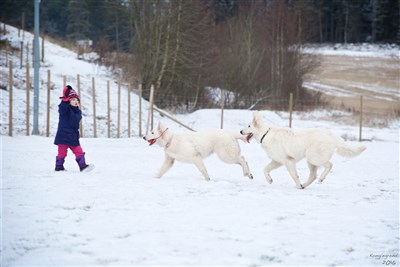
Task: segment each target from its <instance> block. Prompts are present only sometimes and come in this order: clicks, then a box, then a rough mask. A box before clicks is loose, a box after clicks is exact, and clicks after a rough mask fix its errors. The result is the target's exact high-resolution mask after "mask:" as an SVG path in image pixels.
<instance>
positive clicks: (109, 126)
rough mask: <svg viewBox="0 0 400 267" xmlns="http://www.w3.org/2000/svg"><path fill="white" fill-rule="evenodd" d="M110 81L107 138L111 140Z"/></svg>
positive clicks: (108, 81) (108, 83)
mask: <svg viewBox="0 0 400 267" xmlns="http://www.w3.org/2000/svg"><path fill="white" fill-rule="evenodd" d="M110 109H111V107H110V80H107V137H108V138H111V125H110V123H111V111H110Z"/></svg>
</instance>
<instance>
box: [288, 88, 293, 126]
mask: <svg viewBox="0 0 400 267" xmlns="http://www.w3.org/2000/svg"><path fill="white" fill-rule="evenodd" d="M292 113H293V93H290V95H289V128H292Z"/></svg>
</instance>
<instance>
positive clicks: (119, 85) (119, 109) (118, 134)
mask: <svg viewBox="0 0 400 267" xmlns="http://www.w3.org/2000/svg"><path fill="white" fill-rule="evenodd" d="M120 126H121V77H120V78H118V110H117V138H119V137H120Z"/></svg>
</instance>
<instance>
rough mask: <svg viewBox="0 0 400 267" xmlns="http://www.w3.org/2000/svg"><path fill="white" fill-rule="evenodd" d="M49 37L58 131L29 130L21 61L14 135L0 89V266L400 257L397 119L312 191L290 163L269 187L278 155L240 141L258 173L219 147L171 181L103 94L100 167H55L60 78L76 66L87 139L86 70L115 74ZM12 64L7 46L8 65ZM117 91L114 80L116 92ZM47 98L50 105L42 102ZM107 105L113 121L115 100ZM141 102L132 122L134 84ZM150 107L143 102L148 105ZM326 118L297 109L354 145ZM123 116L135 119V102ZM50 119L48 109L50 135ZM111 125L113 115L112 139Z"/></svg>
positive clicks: (195, 123)
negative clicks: (224, 158) (272, 158)
mask: <svg viewBox="0 0 400 267" xmlns="http://www.w3.org/2000/svg"><path fill="white" fill-rule="evenodd" d="M7 29H10V34H8V35H6V36H3V37H2V38H5V37H11V38H16V30H15V29H14V28H11V27H7ZM27 36H29V34H28V33H26V34H25V38H27ZM16 43H17V44H19V43H18V42H17V41H16ZM46 45H47V46H48V47H49V50H48V51H49V52H47V53H46V64H45V66H44V67H43V68H42V69H41V77H42V79H45V77H47V76H46V75H47V74H46V73H47V69H51V70H52V73H53V74H54V75H55V78H54V79H53V82H54V83H55V84H56V89H54V90H53V91H52V93H51V103H52V107H51V112H52V117H51V131H50V132H51V134H50V137H44V136H43V135H42V136H24V127H25V111H24V108H25V102H24V101H25V100H24V99H25V94H26V93H25V91H24V90H23V89H24V88H25V87H24V83H23V81H22V80H18V79H17V78H19V77H23V76H24V72H23V69H22V70H19V71H18V70H16V72H17V73H16V74H15V77H16V79H17V82H16V84H15V90H14V96H13V97H14V99H16V100H17V101H20V102H18V103H21V105H17V106H16V107H15V111H14V114H15V119H16V120H17V122H15V132H14V137H9V136H6V134H7V133H8V131H7V129H8V116H7V112H8V91H4V90H0V92H1V107H2V109H1V114H2V115H1V116H2V118H1V132H2V135H1V265H2V266H78V265H80V266H88V265H90V266H93V265H96V266H103V265H113V266H122V265H124V266H126V265H244V266H255V265H285V266H287V265H297V266H298V265H314V266H315V265H326V266H334V265H347V266H350V265H352V266H371V265H373V266H382V265H389V266H398V265H399V262H400V258H399V241H400V239H399V122H398V121H393V122H392V123H390V124H389V127H387V128H382V129H378V128H364V129H363V139H366V140H370V141H368V142H364V144H365V145H366V146H367V150H366V151H365V152H363V153H362V154H361V155H360V156H358V157H356V158H353V159H345V158H341V157H339V156H336V155H334V157H333V159H332V162H333V164H334V167H333V169H332V171H331V173H330V174H329V175H328V177H327V179H326V181H325V182H324V183H323V184H317V183H315V184H312V185H311V186H309V187H308V188H307V189H305V190H297V189H295V187H294V183H293V181H292V179H291V178H290V177H289V174H288V172H287V171H286V170H285V169H284V168H280V169H277V170H275V171H273V172H272V177H273V178H274V183H273V184H271V185H269V184H267V183H266V181H265V178H264V174H263V169H264V167H265V165H266V164H267V163H268V161H269V160H268V158H267V156H266V154H265V153H264V152H263V151H262V149H261V148H260V147H259V145H258V144H256V143H250V144H244V143H241V148H242V154H243V156H244V157H245V158H246V160H247V161H248V163H249V166H250V169H251V171H252V173H253V175H254V180H249V179H248V178H246V177H243V176H242V171H241V168H240V166H236V165H227V164H225V163H223V162H221V161H220V160H219V159H218V158H217V157H216V156H211V157H210V158H207V159H206V160H205V165H206V167H207V169H208V172H209V174H210V176H211V181H210V182H206V181H204V179H203V178H202V175H201V174H200V172H199V171H198V170H197V169H196V168H195V166H193V165H190V164H183V163H179V162H177V163H175V165H174V166H173V167H172V169H171V170H170V171H169V172H167V173H166V174H165V176H164V177H162V178H161V179H154V178H153V175H154V174H155V173H156V171H157V169H158V168H159V166H160V165H161V163H162V161H163V151H162V149H161V148H159V147H156V146H152V147H149V146H148V144H147V142H145V141H144V140H142V139H141V138H140V137H139V136H137V129H136V128H134V127H133V126H132V128H133V129H132V136H133V137H132V138H126V136H127V132H126V124H127V123H126V122H122V123H121V128H122V129H123V132H122V136H123V137H124V138H121V139H115V138H112V139H107V138H105V136H106V123H105V120H104V116H105V114H106V110H105V106H106V99H105V97H104V93H99V95H100V96H102V97H98V98H97V101H98V107H100V108H98V110H97V111H98V121H99V122H98V126H97V127H98V131H99V133H98V135H99V136H100V138H83V139H81V144H82V146H83V148H84V150H85V152H86V157H87V160H88V162H89V163H94V164H95V165H96V168H95V169H94V170H93V171H92V172H90V173H80V172H79V171H78V167H77V165H76V163H75V161H74V159H73V158H74V157H73V155H72V154H71V153H70V154H69V155H68V157H67V159H66V164H65V166H66V168H67V169H68V171H67V172H63V173H56V172H54V171H53V168H54V160H55V155H56V146H54V145H53V139H54V134H55V131H56V126H57V121H56V120H57V104H58V101H59V99H58V97H59V96H60V91H61V87H62V75H64V74H65V75H68V77H70V78H69V79H71V82H70V83H71V84H72V85H74V84H75V80H74V79H75V78H74V77H75V76H76V74H77V73H79V74H80V75H81V82H82V93H81V94H82V96H81V98H82V100H83V103H84V108H83V113H84V116H85V117H84V123H85V128H84V129H85V131H86V132H87V135H86V136H90V135H91V129H92V128H91V126H92V125H91V121H92V117H91V114H92V113H91V112H92V111H91V106H90V105H89V104H86V105H85V103H90V101H91V100H90V99H91V90H90V86H91V77H94V76H95V77H96V81H98V83H99V84H100V85H102V86H103V87H102V88H104V85H105V84H106V81H107V80H108V79H110V80H111V81H112V83H114V82H113V80H112V79H113V78H112V76H111V75H110V74H109V71H108V70H106V69H104V68H103V67H99V66H96V65H93V64H89V63H87V62H83V61H79V60H77V59H76V54H74V53H72V52H70V51H68V50H66V49H63V48H60V47H58V46H56V45H54V44H51V43H48V42H46ZM50 51H52V52H50ZM12 60H15V62H16V63H17V62H18V59H17V58H12ZM3 63H4V55H3V53H2V54H1V66H2V69H4V65H3ZM32 73H33V72H32ZM2 80H3V79H2ZM2 82H3V81H2ZM99 87H100V88H101V86H99ZM100 88H99V90H98V92H100ZM123 89H124V90H125V94H126V87H124V88H123ZM116 90H117V88H116V86H115V84H114V87H112V96H111V97H112V98H113V97H114V98H113V99H114V100H115V99H116V98H115V93H116ZM103 92H104V91H103ZM32 94H33V93H32ZM42 95H45V94H44V93H43V94H42ZM32 99H33V95H32V97H31V101H32ZM85 101H86V102H85ZM40 103H41V105H43V106H44V105H45V104H46V99H45V97H41V98H40ZM112 103H114V104H112V112H113V113H112V114H113V118H115V117H116V116H115V115H116V102H115V101H113V102H112ZM132 103H133V104H132V114H133V118H132V125H136V124H137V123H138V118H137V114H138V111H137V104H136V103H137V97H136V95H135V94H133V93H132ZM124 105H126V104H124ZM143 105H144V111H146V108H147V103H146V102H144V103H143ZM333 112H337V111H333ZM144 115H146V116H147V113H145V114H144ZM262 115H263V117H264V118H265V119H266V120H269V121H270V122H272V123H274V124H277V125H280V126H287V117H288V115H287V114H286V113H283V112H279V113H274V112H270V111H262ZM345 115H347V114H343V113H341V112H337V114H335V116H337V117H340V116H345ZM146 116H144V117H146ZM219 116H220V111H219V110H199V111H197V112H194V113H192V114H187V115H179V116H178V115H177V116H176V117H177V118H179V120H181V121H182V122H184V123H185V124H187V125H189V126H190V127H192V128H194V129H196V130H202V129H206V128H219V126H220V121H219ZM326 116H327V111H315V112H313V113H310V114H295V116H294V120H293V127H294V128H310V127H313V128H329V129H331V130H332V131H334V132H336V133H337V134H339V135H341V136H344V137H345V138H346V139H348V140H349V141H348V142H349V143H350V144H356V143H357V142H356V141H354V140H357V138H358V128H357V127H356V126H349V125H343V124H340V123H337V122H332V121H325V120H323V119H321V118H324V117H326ZM121 117H123V118H124V117H126V106H123V108H122V114H121ZM224 118H225V121H224V128H225V129H229V130H237V131H239V130H240V129H242V128H244V127H245V126H246V125H247V124H248V122H249V121H250V120H251V112H250V111H243V110H226V111H225V113H224ZM45 120H46V118H45V110H43V109H41V111H40V127H41V133H42V134H43V132H44V129H45V126H44V125H45V124H44V122H45ZM159 120H161V121H163V122H164V123H165V124H167V125H168V126H169V127H170V128H171V130H174V131H184V129H183V128H182V127H180V126H178V125H176V124H175V123H173V122H172V121H170V120H168V119H167V118H166V117H161V116H160V115H159V114H156V117H155V121H156V122H157V121H159ZM145 121H146V120H145V118H143V123H145ZM339 121H340V120H339ZM115 125H116V121H115V120H114V122H113V127H114V128H113V136H115ZM298 170H299V174H300V176H301V179H302V180H303V181H304V180H305V179H306V178H307V177H308V172H307V170H308V168H307V165H306V163H305V162H304V161H301V162H300V163H299V164H298Z"/></svg>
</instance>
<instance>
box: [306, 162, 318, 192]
mask: <svg viewBox="0 0 400 267" xmlns="http://www.w3.org/2000/svg"><path fill="white" fill-rule="evenodd" d="M307 163H308V168H309V169H310V176H309V177H308V180H307V182H305V183H304V184H303V186H304V188H306V187H307V186H309V185H310V184H312V183H313V182H314V181H315V179H317V170H318V167H317V166H315V165H313V164H311V163H309V162H307Z"/></svg>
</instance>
